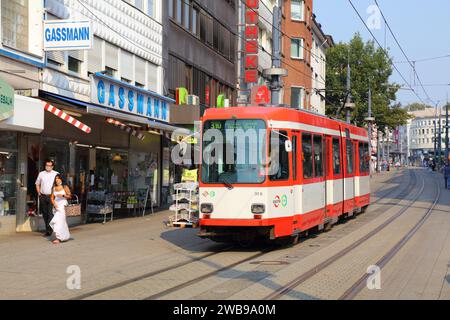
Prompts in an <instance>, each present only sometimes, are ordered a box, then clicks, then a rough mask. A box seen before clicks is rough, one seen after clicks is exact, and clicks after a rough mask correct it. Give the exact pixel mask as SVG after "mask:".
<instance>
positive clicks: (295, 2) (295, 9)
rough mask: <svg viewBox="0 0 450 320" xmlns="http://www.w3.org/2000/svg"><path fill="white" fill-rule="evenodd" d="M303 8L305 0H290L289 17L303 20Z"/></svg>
mask: <svg viewBox="0 0 450 320" xmlns="http://www.w3.org/2000/svg"><path fill="white" fill-rule="evenodd" d="M304 10H305V1H304V0H292V1H291V19H292V20H298V21H304V20H305V19H304Z"/></svg>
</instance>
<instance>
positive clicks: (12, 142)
mask: <svg viewBox="0 0 450 320" xmlns="http://www.w3.org/2000/svg"><path fill="white" fill-rule="evenodd" d="M0 149H6V150H15V149H17V134H16V133H15V132H10V131H0Z"/></svg>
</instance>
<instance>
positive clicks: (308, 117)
mask: <svg viewBox="0 0 450 320" xmlns="http://www.w3.org/2000/svg"><path fill="white" fill-rule="evenodd" d="M234 118H236V119H263V120H266V121H267V122H269V121H282V122H298V123H305V124H308V125H313V126H321V127H328V128H330V127H339V126H341V127H342V128H348V129H350V131H351V132H352V133H355V134H358V135H361V136H367V131H366V129H365V128H360V127H357V126H355V125H352V124H348V123H346V122H344V121H342V120H340V119H334V118H330V117H327V116H325V115H322V114H318V113H315V112H311V111H308V110H300V109H292V108H286V107H265V106H249V107H230V108H211V109H207V110H206V111H205V115H204V116H203V120H211V119H234Z"/></svg>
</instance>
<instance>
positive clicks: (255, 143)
mask: <svg viewBox="0 0 450 320" xmlns="http://www.w3.org/2000/svg"><path fill="white" fill-rule="evenodd" d="M265 160H266V124H265V122H264V121H263V120H256V119H253V120H240V119H231V120H209V121H206V122H205V123H204V126H203V149H202V181H203V182H204V183H223V184H225V185H226V186H231V185H232V184H244V183H245V184H253V183H254V184H256V183H262V182H264V180H265V165H264V164H265Z"/></svg>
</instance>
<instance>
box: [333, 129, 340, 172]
mask: <svg viewBox="0 0 450 320" xmlns="http://www.w3.org/2000/svg"><path fill="white" fill-rule="evenodd" d="M333 173H334V174H335V175H338V174H341V153H340V145H339V139H336V138H334V139H333Z"/></svg>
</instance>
